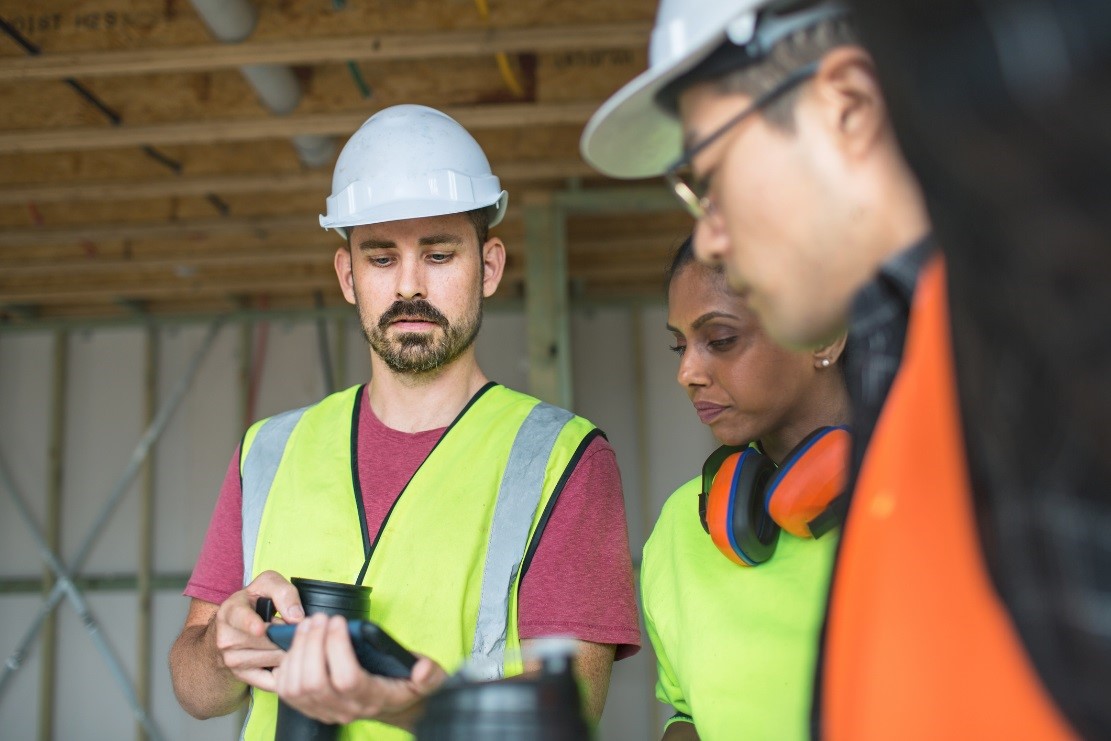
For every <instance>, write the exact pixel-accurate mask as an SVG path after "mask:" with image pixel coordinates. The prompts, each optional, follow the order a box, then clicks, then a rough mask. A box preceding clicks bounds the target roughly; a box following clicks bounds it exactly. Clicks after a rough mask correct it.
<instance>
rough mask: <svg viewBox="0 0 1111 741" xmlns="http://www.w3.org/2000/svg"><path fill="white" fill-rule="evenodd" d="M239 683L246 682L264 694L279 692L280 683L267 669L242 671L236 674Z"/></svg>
mask: <svg viewBox="0 0 1111 741" xmlns="http://www.w3.org/2000/svg"><path fill="white" fill-rule="evenodd" d="M234 674H235V676H236V677H238V678H239V681H241V682H246V683H247V684H249V685H251V686H252V687H255V688H257V689H260V690H263V691H264V692H277V690H278V682H277V680H276V679H275V678H274V673H273V672H271V671H268V670H266V669H242V670H239V671H236V672H234Z"/></svg>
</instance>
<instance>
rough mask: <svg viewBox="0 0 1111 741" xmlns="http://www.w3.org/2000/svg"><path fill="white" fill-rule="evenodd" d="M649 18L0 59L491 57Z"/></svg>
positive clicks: (102, 69) (32, 69)
mask: <svg viewBox="0 0 1111 741" xmlns="http://www.w3.org/2000/svg"><path fill="white" fill-rule="evenodd" d="M650 28H651V24H648V23H642V22H635V23H609V24H597V25H589V26H587V25H582V26H553V27H534V28H504V29H495V28H491V29H481V30H468V31H448V32H440V33H419V34H390V35H366V34H363V35H359V36H351V37H345V38H307V39H292V40H283V41H245V42H243V43H240V44H205V45H203V46H189V47H179V48H173V47H169V48H162V49H142V50H128V51H111V52H72V53H57V52H55V53H51V54H43V55H40V56H35V57H14V58H9V59H0V81H16V80H61V79H66V78H90V77H104V76H109V75H135V74H148V73H166V72H200V71H206V70H217V69H229V68H235V67H242V66H244V65H252V64H290V65H306V64H321V63H328V62H347V61H352V60H354V61H362V60H372V61H397V60H402V61H404V60H411V59H435V58H450V57H469V56H491V55H494V54H496V53H498V52H505V53H510V54H513V53H520V52H532V53H536V52H551V51H562V50H565V49H574V50H576V51H593V50H609V49H627V48H641V47H643V46H644V44H645V40H646V39H647V38H648V33H649V30H650Z"/></svg>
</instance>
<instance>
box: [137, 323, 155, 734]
mask: <svg viewBox="0 0 1111 741" xmlns="http://www.w3.org/2000/svg"><path fill="white" fill-rule="evenodd" d="M159 340H160V333H159V330H158V327H157V326H155V325H150V326H148V327H147V331H146V362H145V364H144V365H145V367H144V374H143V417H144V421H145V422H146V424H147V425H150V424H151V423H152V422H154V416H155V414H157V412H158V369H159V365H158V353H159V348H160V344H161V343H160V342H159ZM156 456H157V451H155V450H151V452H150V453H149V454H148V455H147V460H146V463H145V464H144V465H143V484H142V489H141V490H140V493H139V561H138V568H137V569H136V582H137V584H136V586H137V587H138V592H139V595H138V596H139V625H138V630H136V635H135V641H136V647H135V649H136V651H135V655H136V665H137V667H138V668H137V671H136V674H137V678H136V682H135V684H136V685H137V686H136V690H137V692H138V695H139V704H140V706H141V707H142V708H143V710H144V711H146V712H147V713H148V714H149V713H150V683H151V682H150V667H151V622H152V619H153V616H152V602H153V600H152V583H151V576H152V574H153V571H154V495H155V461H156ZM135 737H136V738H137V739H138V740H139V741H149V738H150V737H149V736H148V735H147V731H146V728H144V727H143V725H142V724H141V723H140V724H138V726H137V727H136V729H135Z"/></svg>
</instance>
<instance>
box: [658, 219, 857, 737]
mask: <svg viewBox="0 0 1111 741" xmlns="http://www.w3.org/2000/svg"><path fill="white" fill-rule="evenodd" d="M668 329H669V330H670V331H671V332H672V333H673V334H674V336H675V347H674V350H675V352H676V353H677V354H678V355H679V373H678V381H679V384H680V385H681V386H683V388H684V389H685V390H686V391H687V394H688V396H690V399H691V402H692V403H693V404H694V408H695V412H696V413H697V414H698V416H699V418H700V419H701V420H702V422H703V423H704V424H706V425H709V427H710V429H711V431H712V432H713V434H714V437H715V438H717V440H718V441H719V442H721V443H722V444H723V445H722V448H719V449H718V450H717V451H715V452H714V453H713V454H712V455H711V456H710V457H709V459H708V460H707V461H706V464H705V467H704V468H703V472H702V476H700V477H698V478H695V479H693V480H692V481H690V482H688V483H687V484H685V485H684V486H682V487H680V488H679V489H678V490H677V491H676V492H675V493H674V494H672V495H671V497H670V498H669V499H668V501H667V503H666V504H665V505H664V508H663V511H662V513H661V514H660V519H659V521H658V522H657V523H656V526H655V528H654V529H653V531H652V535H651V537H650V538H649V539H648V542H647V543H646V544H645V546H644V559H643V562H642V566H641V589H642V596H643V603H644V613H645V621H646V624H647V628H648V635H649V638H650V639H651V641H652V646H653V648H654V649H655V652H656V657H657V665H658V681H657V684H656V695H657V697H658V698H659V699H660V700H661V701H662V702H664V703H667V704H669V705H671V706H672V707H673V708H674V709H675V715H674V716H673V717H672V718H671V720H669V721H668V724H667V727H666V729H665V731H664V736H663V738H664V739H665V741H674V740H676V739H697V738H703V739H740V738H744V739H777V740H778V739H804V738H808V737H809V736H810V733H809V716H810V700H811V693H812V688H813V678H814V671H815V661H816V657H817V649H818V637H819V633H820V631H821V625H822V617H823V615H824V610H825V602H826V593H827V588H828V586H829V576H830V571H831V568H832V563H833V556H834V551H835V549H836V538H837V530H836V525H837V521H838V518H837V516H836V514H835V511H836V509H837V497H838V496H839V495H840V494H841V491H842V488H843V487H844V484H845V474H846V471H847V464H848V454H849V432H848V429H847V428H846V427H845V425H846V424H847V422H848V415H849V401H848V395H847V392H846V390H845V382H844V378H843V375H842V372H841V363H840V361H841V354H842V351H843V348H844V344H845V338H844V337H843V336H842V337H840V338H838V339H836V340H835V341H833V342H831V343H830V344H829V345H826V346H824V347H821V348H818V349H816V350H809V351H808V350H799V351H793V350H787V349H784V348H782V347H780V346H779V345H776V344H775V343H774V342H773V341H772V340H771V339H769V338H768V337H767V336H766V335H765V334H764V333H763V331H762V330H761V328H760V326H759V325H758V323H757V320H756V317H755V315H754V314H753V313H752V312H751V311H750V309H749V308H748V307H747V306H746V302H745V299H744V297H743V296H742V295H738V294H737V293H736V292H734V291H732V290H731V289H730V288H729V286H728V285H727V283H726V280H725V276H724V274H723V273H722V272H721V270H718V269H715V268H713V267H708V266H706V265H703V264H701V263H699V262H697V261H696V260H695V259H694V255H693V252H692V249H691V241H690V239H688V240H687V241H686V242H684V243H683V245H682V246H681V247H680V248H679V250H678V252H677V253H676V255H675V257H674V259H673V261H672V265H671V269H670V271H669V273H668Z"/></svg>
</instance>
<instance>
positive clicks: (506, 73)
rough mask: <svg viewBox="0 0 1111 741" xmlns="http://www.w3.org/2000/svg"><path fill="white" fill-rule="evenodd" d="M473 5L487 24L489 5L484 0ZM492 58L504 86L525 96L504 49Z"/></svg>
mask: <svg viewBox="0 0 1111 741" xmlns="http://www.w3.org/2000/svg"><path fill="white" fill-rule="evenodd" d="M475 6H476V7H477V8H478V14H479V15H480V16H482V20H484V21H486V23H487V24H489V23H490V6H489V4H488V3H487V2H486V0H475ZM494 58H495V59H497V61H498V71H499V72H501V78H502V80H504V81H505V86H506V87H508V88H509V90H510V92H512V93H513V94H514V95H516V96H517V97H518V98H523V97H524V96H525V89H524V88H523V87H521V83H520V81H518V80H517V76H516V75H515V74H513V67H512V65H510V64H509V57H508V56H507V55H506V53H505V52H504V51H499V52H498V53H497V54H495V55H494Z"/></svg>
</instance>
